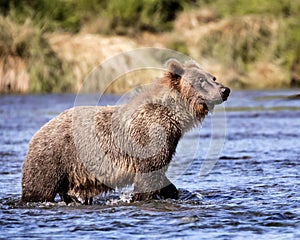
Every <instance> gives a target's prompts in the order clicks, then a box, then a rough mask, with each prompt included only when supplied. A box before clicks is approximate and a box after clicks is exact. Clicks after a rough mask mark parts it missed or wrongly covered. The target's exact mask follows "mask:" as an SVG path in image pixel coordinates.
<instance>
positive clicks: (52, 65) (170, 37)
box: [0, 0, 300, 93]
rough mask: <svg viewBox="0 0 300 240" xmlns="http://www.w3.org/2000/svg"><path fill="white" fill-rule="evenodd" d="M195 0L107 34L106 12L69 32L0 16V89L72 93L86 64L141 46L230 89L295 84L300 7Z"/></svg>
mask: <svg viewBox="0 0 300 240" xmlns="http://www.w3.org/2000/svg"><path fill="white" fill-rule="evenodd" d="M70 2H72V1H70ZM112 2H114V1H112ZM202 2H203V1H198V5H196V4H194V5H193V6H189V7H186V6H185V8H184V10H182V11H180V12H178V14H176V17H174V20H170V21H168V24H169V25H170V24H172V27H167V26H164V28H162V29H159V28H158V27H157V26H159V25H158V24H157V22H156V23H153V24H156V25H153V26H152V28H151V27H150V25H149V23H148V25H149V26H148V25H147V24H146V23H147V21H146V20H141V19H138V21H139V22H140V23H144V22H145V23H144V25H145V26H148V27H145V26H144V27H143V26H140V27H139V29H135V28H133V27H131V25H130V23H129V24H128V26H127V27H126V26H123V25H122V24H124V21H125V20H124V21H121V22H122V24H121V23H118V24H119V25H118V26H119V27H115V28H114V30H111V31H110V32H108V31H109V29H110V27H111V28H112V25H111V22H113V20H111V19H110V18H111V17H110V18H99V17H94V18H91V17H90V18H89V19H88V20H86V22H85V23H81V24H79V25H78V26H80V27H79V28H78V29H77V30H76V31H75V30H74V29H73V28H72V29H71V30H70V28H67V27H60V28H58V27H57V28H55V27H49V26H52V25H51V24H48V25H46V24H44V25H43V26H44V28H43V26H41V25H39V24H37V23H36V19H35V17H31V18H30V17H29V18H24V17H23V20H16V19H17V18H13V16H14V15H13V13H11V11H8V12H7V13H6V14H2V16H0V27H1V29H2V31H1V33H0V93H45V92H77V91H78V90H79V88H80V86H81V85H82V83H83V81H84V79H85V78H86V77H87V76H88V74H89V73H90V72H91V71H92V70H93V68H94V67H96V66H98V65H99V64H101V63H102V62H103V61H105V60H106V59H108V58H110V57H112V56H114V55H116V54H119V53H122V52H126V51H129V50H133V49H136V48H141V47H161V48H168V49H172V50H176V51H179V52H182V53H184V54H186V55H189V56H191V57H192V58H194V59H195V60H196V61H198V62H199V63H200V64H201V65H202V66H203V68H204V69H206V70H207V71H209V72H211V73H213V74H214V75H216V76H217V78H218V79H219V81H220V82H222V83H224V84H226V85H228V86H230V87H231V88H234V89H277V88H293V87H299V86H300V57H299V56H300V34H299V32H298V31H296V29H297V27H299V21H298V20H299V17H297V14H296V13H294V11H296V10H297V9H294V8H299V6H300V4H295V3H294V1H286V2H287V3H285V5H284V4H283V3H277V5H276V4H275V5H276V6H275V7H274V8H272V9H271V10H266V9H267V5H266V6H259V5H257V6H255V8H254V7H253V6H247V8H245V7H244V9H246V10H244V11H242V12H237V10H234V9H236V8H232V9H228V8H224V4H222V5H220V6H219V7H216V6H217V5H216V3H215V4H212V3H206V4H204V3H203V4H200V3H202ZM253 2H255V1H253ZM266 2H269V1H266ZM296 2H297V1H296ZM270 3H272V4H273V2H272V1H271V2H270ZM74 4H75V2H74ZM230 4H231V5H232V6H236V5H237V4H240V5H241V4H242V3H239V1H237V0H235V1H231V3H230ZM288 4H289V5H288ZM251 7H252V8H254V10H251ZM280 7H281V8H280ZM264 8H265V10H264ZM15 9H18V8H15ZM241 9H243V8H242V6H241ZM18 11H21V10H18ZM15 12H16V11H15ZM14 14H16V13H14ZM114 14H115V13H114ZM34 16H35V15H34ZM70 16H71V15H70ZM84 19H85V18H84ZM43 21H45V19H44V20H43ZM49 21H50V20H49ZM143 21H144V22H143ZM41 22H42V21H41ZM119 22H120V20H119ZM50 23H51V21H50ZM132 24H133V23H132ZM169 25H168V26H169ZM45 26H48V27H45ZM70 26H73V25H70ZM74 26H77V25H74ZM132 26H135V25H132ZM155 26H156V28H155ZM99 29H101V31H100V30H99ZM153 29H154V30H153ZM125 64H126V63H125ZM128 64H130V63H128ZM126 67H127V68H130V66H126ZM145 81H146V80H145ZM147 81H148V79H147ZM119 84H120V86H118V85H115V86H114V87H113V88H111V89H109V91H110V92H120V93H121V92H124V91H127V90H128V86H126V85H128V84H127V82H126V78H124V81H123V82H122V81H119Z"/></svg>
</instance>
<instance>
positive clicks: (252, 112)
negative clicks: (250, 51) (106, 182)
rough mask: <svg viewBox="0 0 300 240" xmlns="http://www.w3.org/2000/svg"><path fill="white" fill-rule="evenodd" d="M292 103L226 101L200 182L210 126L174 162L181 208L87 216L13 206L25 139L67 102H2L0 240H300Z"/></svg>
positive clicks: (186, 142)
mask: <svg viewBox="0 0 300 240" xmlns="http://www.w3.org/2000/svg"><path fill="white" fill-rule="evenodd" d="M293 94H296V92H293V91H237V92H233V93H232V95H231V97H230V98H229V100H228V102H226V103H225V108H226V117H227V119H226V139H225V144H224V148H223V151H222V152H221V154H220V156H219V160H218V161H217V163H216V165H215V166H214V168H213V170H212V171H211V172H210V173H209V174H208V175H207V176H202V177H200V176H199V170H200V168H201V164H202V163H203V160H204V156H205V154H206V152H207V151H208V148H209V143H210V141H211V119H212V117H208V118H207V119H206V120H205V122H204V124H203V127H202V128H201V129H200V128H199V129H195V130H193V131H191V132H190V133H188V134H187V135H186V136H185V138H184V139H183V140H182V141H181V142H180V145H179V147H178V151H177V154H176V156H175V159H174V163H175V164H174V166H175V168H176V167H177V169H180V166H182V169H180V170H181V171H180V173H181V174H180V175H179V176H178V175H176V177H173V181H174V183H175V185H176V186H177V187H178V188H179V189H180V191H181V195H180V200H176V201H175V200H156V201H147V202H138V203H127V202H126V201H122V200H120V199H119V195H118V193H112V194H111V195H108V196H105V197H100V198H99V199H97V201H96V202H95V204H94V205H92V206H76V205H73V206H65V205H64V204H63V203H60V202H58V203H54V204H53V203H51V204H50V203H35V204H28V205H25V206H24V205H23V206H20V205H18V201H19V200H20V192H21V167H22V162H23V159H24V157H25V154H26V151H27V147H28V143H29V141H30V139H31V137H32V135H33V134H34V133H35V132H36V131H37V130H38V129H39V128H40V127H41V126H42V125H43V124H44V123H45V122H46V121H48V120H49V119H51V118H53V117H54V116H56V115H57V114H59V113H60V112H61V111H63V110H64V109H66V108H70V107H72V106H73V105H74V99H75V96H74V95H45V96H0V161H1V163H0V238H10V239H16V238H43V239H45V238H48V239H51V238H58V237H59V238H63V239H71V238H80V239H96V238H109V239H113V238H125V239H128V238H136V239H149V238H153V239H154V238H155V239H156V238H162V239H171V238H172V239H173V238H175V239H176V238H177V239H181V238H186V239H270V238H272V239H300V173H299V172H300V141H299V139H300V100H299V99H297V97H295V98H288V96H291V95H293ZM90 98H93V99H94V100H95V99H97V98H96V96H91V97H90ZM117 99H118V97H116V96H105V97H104V98H103V99H102V103H104V104H113V103H114V102H115V101H117ZM88 100H89V99H88V98H87V102H89V101H88ZM215 114H217V112H216V113H215ZM195 144H196V145H197V144H198V145H199V147H195ZM195 149H196V153H195ZM186 163H188V164H186ZM169 174H170V175H172V172H171V173H169ZM127 191H129V190H127ZM121 198H124V199H125V200H126V199H128V192H125V193H121Z"/></svg>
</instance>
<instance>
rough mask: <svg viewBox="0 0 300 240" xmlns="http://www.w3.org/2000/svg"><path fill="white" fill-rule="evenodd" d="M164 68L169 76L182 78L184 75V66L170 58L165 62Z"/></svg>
mask: <svg viewBox="0 0 300 240" xmlns="http://www.w3.org/2000/svg"><path fill="white" fill-rule="evenodd" d="M166 67H167V69H168V71H169V72H170V73H171V74H174V75H178V76H182V75H183V74H184V66H183V65H182V64H181V62H179V61H178V60H176V59H174V58H171V59H169V60H168V61H167V62H166Z"/></svg>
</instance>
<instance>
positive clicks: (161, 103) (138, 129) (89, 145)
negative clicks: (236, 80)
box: [22, 59, 229, 204]
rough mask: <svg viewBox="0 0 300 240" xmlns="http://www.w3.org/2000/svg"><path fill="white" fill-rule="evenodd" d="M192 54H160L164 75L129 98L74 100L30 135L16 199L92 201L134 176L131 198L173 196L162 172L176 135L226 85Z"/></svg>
mask: <svg viewBox="0 0 300 240" xmlns="http://www.w3.org/2000/svg"><path fill="white" fill-rule="evenodd" d="M214 80H215V78H214V77H213V76H211V75H210V74H208V73H206V72H204V71H202V70H201V69H200V68H199V67H198V65H196V64H195V63H193V62H188V63H186V64H181V63H180V62H178V61H177V60H175V59H171V60H169V61H168V62H167V71H166V72H165V74H164V76H163V77H162V78H161V79H159V80H158V81H157V82H155V83H154V84H153V86H152V87H151V88H150V89H149V90H147V91H142V92H141V93H139V94H138V95H137V96H136V97H135V98H133V100H132V101H130V102H129V103H127V104H125V105H121V106H112V107H75V108H72V109H68V110H66V111H64V112H63V113H61V114H60V115H58V116H57V117H56V118H54V119H52V120H51V121H49V122H48V123H46V124H45V125H44V126H43V127H42V128H41V129H40V130H39V131H38V132H37V133H36V134H35V135H34V136H33V138H32V140H31V142H30V144H29V150H28V153H27V156H26V159H25V161H24V165H23V170H22V173H23V177H22V201H24V202H29V201H54V198H55V196H56V195H57V194H59V195H60V196H61V198H62V200H63V201H65V202H66V203H67V204H68V203H70V202H71V201H80V202H82V203H84V204H91V203H92V199H93V197H94V196H96V195H98V194H101V193H105V192H108V191H111V190H113V189H115V188H121V187H124V186H127V185H129V184H134V196H133V200H134V201H136V200H146V199H153V198H175V199H176V198H177V197H178V191H177V189H176V187H175V186H174V185H173V184H172V183H171V182H170V181H169V179H168V178H167V177H166V176H165V172H166V171H167V168H168V165H169V163H170V161H171V159H172V156H173V154H174V153H175V150H176V146H177V143H178V141H179V139H180V138H181V136H182V135H183V134H184V133H185V132H186V131H188V130H189V129H190V128H192V127H193V126H195V124H197V123H199V122H201V121H202V120H203V118H204V117H205V115H206V114H207V113H208V111H209V109H210V108H212V107H213V106H214V104H218V103H221V102H222V101H225V100H226V99H227V97H228V95H229V89H228V88H225V87H223V86H222V85H221V84H219V83H216V82H215V81H214Z"/></svg>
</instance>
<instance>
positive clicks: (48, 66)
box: [0, 16, 72, 92]
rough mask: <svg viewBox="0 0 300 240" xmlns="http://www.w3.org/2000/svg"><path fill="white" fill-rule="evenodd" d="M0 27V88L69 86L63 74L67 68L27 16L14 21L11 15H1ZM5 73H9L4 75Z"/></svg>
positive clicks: (20, 89)
mask: <svg viewBox="0 0 300 240" xmlns="http://www.w3.org/2000/svg"><path fill="white" fill-rule="evenodd" d="M0 28H1V34H0V58H1V60H2V61H1V63H2V64H1V65H2V66H0V67H1V69H2V71H1V73H2V76H0V77H1V79H0V80H1V81H0V82H1V85H2V88H1V91H2V92H9V91H10V90H11V91H14V92H27V91H31V92H59V91H70V90H72V84H71V82H70V80H68V79H67V78H68V75H67V74H66V73H67V72H68V70H69V69H66V67H65V66H63V63H62V61H61V60H60V59H59V58H58V57H57V56H56V53H55V52H54V51H53V50H52V49H51V47H50V45H49V43H48V42H47V39H46V38H45V37H44V35H43V32H42V31H41V30H40V29H38V28H37V27H35V26H33V24H32V22H31V21H30V20H29V19H27V20H26V21H25V22H24V23H23V24H17V23H15V22H14V21H12V20H11V18H10V17H5V18H4V17H2V16H0ZM12 62H15V64H13V63H12ZM7 74H9V75H10V76H9V77H5V76H7ZM16 83H18V84H16Z"/></svg>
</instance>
